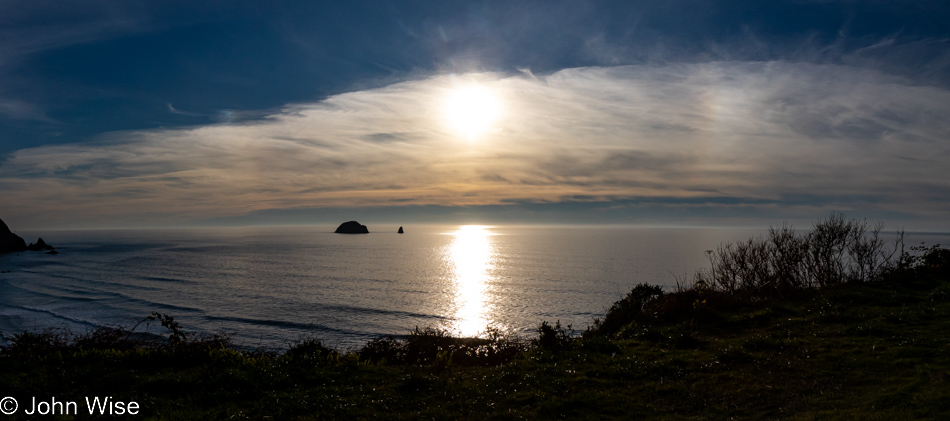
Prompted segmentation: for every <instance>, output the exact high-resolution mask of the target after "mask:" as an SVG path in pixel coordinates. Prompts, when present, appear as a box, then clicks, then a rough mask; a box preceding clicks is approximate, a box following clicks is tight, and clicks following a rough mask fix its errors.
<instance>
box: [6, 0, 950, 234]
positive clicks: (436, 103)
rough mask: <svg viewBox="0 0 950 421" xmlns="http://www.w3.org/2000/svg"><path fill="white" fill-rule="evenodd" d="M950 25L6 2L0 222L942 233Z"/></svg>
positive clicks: (552, 9) (921, 4) (778, 10)
mask: <svg viewBox="0 0 950 421" xmlns="http://www.w3.org/2000/svg"><path fill="white" fill-rule="evenodd" d="M272 3H276V4H272ZM947 21H950V3H947V2H945V1H913V2H907V1H874V0H867V1H822V0H814V1H804V0H802V1H774V2H761V1H728V2H727V1H698V0H697V1H676V0H673V1H669V0H667V1H631V0H627V1H576V0H574V1H439V2H435V1H393V2H389V1H386V2H383V1H348V2H338V1H337V2H319V1H299V2H296V1H285V2H243V1H206V2H190V1H180V2H178V1H167V2H151V1H127V0H121V1H98V0H91V1H84V2H63V1H60V0H56V1H44V0H34V1H0V197H2V201H0V218H3V220H4V221H5V222H7V224H8V225H10V226H11V228H14V229H17V228H19V229H57V228H119V227H181V226H223V225H269V224H336V223H339V222H343V221H346V220H351V219H357V220H359V221H360V222H361V223H364V224H367V225H370V226H372V224H374V223H395V224H419V223H490V224H500V223H512V224H525V223H532V224H572V225H576V224H633V225H651V226H769V225H780V224H781V223H782V222H783V221H789V222H791V223H793V224H802V225H807V224H809V223H810V222H813V221H814V220H816V219H818V218H820V217H823V216H825V215H827V214H829V213H830V212H832V211H840V212H844V213H845V214H846V215H849V216H852V217H856V218H868V219H870V220H881V221H884V222H886V223H887V224H888V226H890V227H903V228H905V229H909V230H936V231H950V217H948V215H950V165H947V163H950V138H948V135H950V118H948V116H950V25H947V24H946V22H947Z"/></svg>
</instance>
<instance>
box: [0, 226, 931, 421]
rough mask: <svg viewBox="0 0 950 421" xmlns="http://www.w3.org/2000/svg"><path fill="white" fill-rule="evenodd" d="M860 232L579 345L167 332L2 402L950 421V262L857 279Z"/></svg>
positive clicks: (96, 334) (210, 411)
mask: <svg viewBox="0 0 950 421" xmlns="http://www.w3.org/2000/svg"><path fill="white" fill-rule="evenodd" d="M863 228H867V227H866V226H865V225H863V224H862V223H861V222H858V221H847V220H844V219H842V218H839V217H833V218H831V219H830V220H827V221H823V222H820V223H819V224H817V225H816V229H815V230H814V231H812V232H811V233H807V234H805V235H798V234H796V233H794V232H792V231H790V230H786V229H778V230H775V232H774V233H773V234H772V235H770V236H769V237H768V238H765V239H753V240H750V241H749V242H744V243H737V244H733V245H724V246H723V247H722V248H720V249H719V250H718V251H717V252H714V253H711V257H710V259H711V263H712V268H710V270H709V271H708V272H705V273H704V274H701V275H700V276H699V277H698V278H697V279H696V280H695V281H694V282H693V283H691V284H689V285H681V286H680V287H679V288H678V289H676V290H673V291H664V290H663V289H661V288H659V287H657V286H652V285H646V284H641V285H638V286H637V287H636V288H634V289H633V290H632V291H631V292H630V293H629V294H627V296H626V297H624V298H623V299H621V300H620V301H618V302H616V303H615V304H614V305H613V306H612V307H611V308H610V309H609V310H608V311H607V313H606V315H605V317H604V318H603V319H600V320H598V321H597V322H595V323H594V325H593V326H591V327H590V328H588V329H587V330H586V331H584V332H583V333H582V334H580V335H575V334H574V331H573V330H571V327H570V326H568V327H561V325H560V324H559V323H555V324H554V325H551V324H548V323H546V322H542V323H541V324H540V325H539V327H538V334H537V337H535V338H533V339H524V338H517V337H512V336H509V335H506V334H504V333H503V332H499V331H497V330H488V331H487V332H486V334H484V335H483V337H480V338H459V337H454V336H452V335H451V334H450V332H447V331H444V330H440V329H434V328H423V329H420V328H416V329H415V330H413V331H411V332H409V333H408V334H407V335H403V336H398V337H395V336H389V337H382V338H378V339H376V340H373V341H371V342H369V343H367V344H366V345H364V346H363V347H362V348H360V349H358V350H350V351H341V350H334V349H331V348H328V347H326V346H324V345H322V344H321V342H320V341H319V340H317V339H315V338H310V339H303V340H299V341H297V342H295V343H293V344H291V345H290V346H289V347H288V349H287V350H286V351H284V352H269V351H261V350H256V351H255V350H242V349H238V348H236V347H234V346H232V345H231V344H230V342H229V341H228V340H227V338H226V337H223V336H220V335H218V336H214V335H211V336H199V335H195V334H193V333H190V332H185V331H184V330H183V329H182V326H180V325H179V324H178V323H177V322H175V321H174V319H172V318H171V317H169V316H167V315H163V314H157V313H153V314H152V316H149V317H148V318H146V319H145V320H143V321H142V323H140V324H139V325H136V326H133V327H131V328H101V329H97V330H94V331H90V332H86V333H84V334H79V335H72V334H69V333H68V332H63V331H59V330H44V331H34V332H24V333H22V334H19V335H14V336H12V337H10V338H9V339H10V342H9V345H8V346H6V347H4V348H2V350H0V388H2V390H0V395H2V396H10V397H13V398H16V399H17V400H18V401H19V402H20V403H21V407H23V406H24V403H27V404H28V403H29V402H30V400H29V399H30V397H34V396H35V397H50V396H55V397H56V399H57V400H58V401H78V402H80V403H82V402H83V399H84V397H85V396H94V395H99V396H112V397H113V400H116V401H123V402H130V401H134V402H137V403H138V404H139V405H140V406H141V412H140V414H141V415H143V416H144V417H145V418H149V419H231V418H235V417H241V418H247V419H263V418H273V419H371V418H385V419H473V420H474V419H479V420H481V419H750V420H751V419H755V420H758V419H881V420H887V419H946V418H947V415H950V387H947V382H948V380H950V342H948V339H947V338H950V250H947V249H944V248H940V247H939V246H931V247H924V246H920V247H914V248H912V249H911V251H910V252H903V251H902V250H900V249H898V250H896V253H892V254H890V255H888V254H887V253H885V254H884V255H882V254H880V253H878V254H876V255H875V256H877V257H875V259H874V262H873V263H872V262H871V261H869V260H865V261H864V262H863V263H861V262H856V261H853V260H852V257H853V256H854V254H855V253H857V254H858V255H864V254H863V253H865V251H863V250H865V247H864V246H867V244H869V243H872V244H876V241H875V240H874V239H875V237H874V230H873V229H872V230H870V231H868V230H866V229H863ZM829 230H830V231H829ZM816 232H817V234H815V233H816ZM845 234H848V235H845ZM827 235H831V236H832V237H834V239H833V240H829V239H828V237H827ZM789 242H791V243H794V244H795V245H796V246H795V248H796V249H797V250H799V251H801V252H803V253H802V254H798V253H792V252H791V250H792V248H790V246H789V247H785V246H788V245H789ZM780 244H784V245H785V246H779V245H780ZM862 244H863V245H864V246H861V245H862ZM838 246H843V248H840V247H838ZM779 247H785V248H781V249H782V250H785V251H786V252H788V253H786V254H784V255H779V254H777V253H774V252H775V250H777V249H778V248H779ZM750 250H758V251H750ZM769 250H771V251H772V253H768V251H769ZM822 250H832V251H833V253H832V254H831V255H827V256H825V257H829V256H831V258H832V259H833V260H832V261H830V263H834V264H833V265H832V266H833V267H834V268H836V269H830V267H829V266H825V265H824V263H823V260H822V259H823V258H822V257H820V256H821V255H822ZM849 250H851V251H849ZM887 250H888V249H886V248H883V246H881V247H880V248H878V250H877V251H878V252H880V251H887ZM759 252H762V253H761V254H759ZM804 252H807V253H804ZM782 256H784V257H782ZM802 256H806V257H802ZM807 256H812V257H807ZM888 256H889V257H888ZM862 265H863V266H862ZM862 267H864V269H861V268H862ZM869 267H870V268H871V269H872V270H870V271H866V270H865V269H868V268H869ZM743 268H744V269H743ZM752 268H758V269H757V270H751V269H752ZM792 268H797V270H800V271H804V272H801V273H798V274H797V275H794V276H792V275H790V274H789V272H788V271H789V270H791V269H792ZM159 323H160V324H161V326H162V327H161V328H159V327H158V324H159ZM149 324H152V325H154V326H149ZM150 329H151V330H150ZM156 330H157V332H156ZM144 331H148V332H152V333H150V334H148V335H145V334H143V333H142V332H144ZM160 332H164V333H161V335H159V334H158V333H160ZM47 399H48V398H47ZM80 406H81V405H80ZM21 416H22V414H21ZM11 419H17V418H16V417H15V416H14V417H11Z"/></svg>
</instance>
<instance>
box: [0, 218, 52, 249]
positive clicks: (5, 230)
mask: <svg viewBox="0 0 950 421" xmlns="http://www.w3.org/2000/svg"><path fill="white" fill-rule="evenodd" d="M26 250H33V251H43V250H49V251H50V252H49V253H48V254H56V253H54V252H55V251H56V248H55V247H53V246H51V245H49V244H46V242H45V241H43V239H42V238H40V239H38V240H36V243H35V244H33V243H31V244H30V245H26V241H23V238H22V237H20V236H19V235H16V234H14V233H13V232H12V231H10V228H9V227H7V224H5V223H4V222H3V220H2V219H0V253H13V252H17V251H26Z"/></svg>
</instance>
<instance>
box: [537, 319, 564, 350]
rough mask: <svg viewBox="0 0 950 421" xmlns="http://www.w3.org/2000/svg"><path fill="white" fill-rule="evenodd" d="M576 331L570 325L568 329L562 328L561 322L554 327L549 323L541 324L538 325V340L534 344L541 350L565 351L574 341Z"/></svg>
mask: <svg viewBox="0 0 950 421" xmlns="http://www.w3.org/2000/svg"><path fill="white" fill-rule="evenodd" d="M573 333H574V329H571V326H570V325H568V326H567V328H563V327H561V321H560V320H558V321H557V322H555V323H554V326H551V325H549V324H548V322H541V324H540V325H538V339H535V340H534V341H532V343H533V344H534V345H535V346H537V347H538V348H541V349H548V350H556V349H563V348H565V347H567V346H568V345H570V344H571V342H573V341H574V335H573Z"/></svg>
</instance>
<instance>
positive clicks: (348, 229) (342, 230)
mask: <svg viewBox="0 0 950 421" xmlns="http://www.w3.org/2000/svg"><path fill="white" fill-rule="evenodd" d="M334 232H335V233H337V234H369V229H367V228H366V225H360V223H359V222H356V221H347V222H344V223H342V224H340V226H339V227H337V229H336V231H334Z"/></svg>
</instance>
